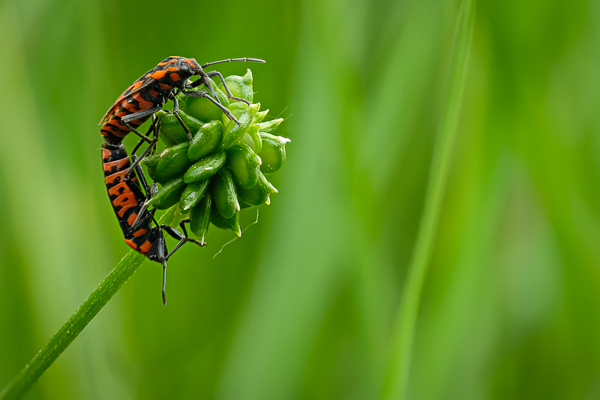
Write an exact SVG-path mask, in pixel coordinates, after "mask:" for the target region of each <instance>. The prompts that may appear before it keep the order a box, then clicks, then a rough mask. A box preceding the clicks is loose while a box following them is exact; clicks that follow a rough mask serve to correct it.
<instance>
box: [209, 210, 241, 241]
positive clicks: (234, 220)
mask: <svg viewBox="0 0 600 400" xmlns="http://www.w3.org/2000/svg"><path fill="white" fill-rule="evenodd" d="M210 222H211V223H212V224H213V225H214V226H216V227H217V228H220V229H228V230H232V231H234V232H235V234H236V235H238V236H242V228H241V227H240V213H239V212H236V213H235V214H233V216H232V217H231V218H223V216H222V215H221V214H220V213H219V211H218V210H217V209H216V207H215V206H213V208H212V210H211V213H210Z"/></svg>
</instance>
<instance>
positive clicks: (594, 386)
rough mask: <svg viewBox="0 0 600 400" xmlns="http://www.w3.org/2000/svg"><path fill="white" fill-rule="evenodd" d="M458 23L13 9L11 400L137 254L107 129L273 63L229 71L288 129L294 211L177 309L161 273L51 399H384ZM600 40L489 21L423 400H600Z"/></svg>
mask: <svg viewBox="0 0 600 400" xmlns="http://www.w3.org/2000/svg"><path fill="white" fill-rule="evenodd" d="M459 5H460V4H459V1H458V0H444V1H440V0H402V1H400V0H396V1H391V0H370V1H368V0H356V1H340V0H318V1H317V0H304V1H300V0H298V1H292V0H290V1H275V0H267V1H262V2H256V3H253V2H248V1H241V0H230V1H227V2H185V1H171V2H158V1H154V0H152V1H145V2H141V1H116V0H104V1H95V0H89V1H76V0H59V1H46V0H24V1H23V0H3V1H0V88H1V92H0V93H1V96H0V109H1V110H2V116H1V117H0V193H1V196H0V210H1V211H0V212H1V216H2V219H1V220H2V223H0V343H2V345H1V346H0V388H1V387H3V386H4V385H5V384H6V383H7V382H9V381H10V379H12V378H13V377H14V376H15V375H16V374H17V372H18V371H19V370H20V369H21V368H22V367H23V366H24V365H25V364H26V363H27V362H28V361H29V360H30V359H31V357H32V356H33V355H34V354H35V353H36V352H37V351H38V350H39V349H40V348H41V347H42V345H43V344H44V343H46V341H47V340H48V339H49V338H50V337H51V336H52V335H53V334H54V332H55V331H56V330H57V329H58V328H59V327H60V326H61V325H62V324H63V323H64V322H65V321H66V320H67V318H68V317H69V316H70V315H71V314H72V312H73V311H74V310H75V309H76V308H77V307H78V306H79V304H81V303H82V301H83V300H84V299H85V298H86V297H87V295H88V294H89V293H90V292H91V291H92V290H93V289H94V288H95V287H96V286H97V285H98V283H99V282H100V281H101V280H102V279H103V277H104V276H105V275H106V274H107V273H108V272H109V271H110V270H111V269H112V268H113V267H114V265H115V264H116V263H117V262H118V260H120V258H121V257H123V255H124V254H125V253H126V252H127V251H128V250H129V248H128V247H127V246H126V245H125V243H124V242H123V239H122V235H121V231H120V229H119V227H118V224H117V221H116V218H115V216H114V214H113V210H112V208H111V206H110V203H109V201H108V198H107V194H106V192H105V187H104V182H103V178H102V169H101V161H100V151H99V149H100V145H101V142H102V138H101V136H100V135H99V127H98V125H97V124H98V121H99V120H100V118H101V117H102V115H103V114H104V112H105V111H106V110H107V109H108V107H109V106H110V105H111V104H112V103H113V101H114V100H115V99H116V98H117V97H118V95H119V94H120V93H121V92H122V91H123V90H124V89H125V88H126V87H127V86H128V85H129V84H130V83H132V82H133V81H134V80H135V79H137V78H138V77H139V76H140V75H141V74H142V73H144V72H145V71H147V70H149V69H151V68H152V67H154V66H155V65H156V64H157V63H158V62H159V61H161V60H162V59H164V58H165V57H167V56H170V55H181V56H187V57H194V58H196V59H197V60H198V61H199V62H200V63H204V62H208V61H214V60H218V59H223V58H228V57H243V56H249V57H260V58H264V59H266V60H267V61H268V62H267V64H262V65H257V64H254V65H251V64H244V63H237V64H228V65H221V66H219V67H218V69H219V70H220V71H222V72H223V73H224V74H243V73H244V72H245V70H246V68H248V67H250V68H252V71H253V73H254V78H255V91H256V92H257V93H256V95H255V99H257V100H258V101H260V102H261V103H262V104H263V107H264V108H269V109H270V110H271V114H270V115H271V117H273V118H274V117H277V116H282V117H284V118H286V121H285V122H284V124H283V125H282V127H280V128H279V130H278V131H277V134H279V135H283V136H287V137H290V138H291V139H292V143H290V144H289V145H288V146H287V149H288V161H287V163H286V165H285V167H284V168H283V170H282V171H280V172H279V173H277V174H276V175H274V176H273V180H272V182H273V183H274V184H275V186H277V187H278V189H279V194H277V195H274V196H272V198H271V200H272V203H271V205H270V206H268V207H266V206H265V207H262V208H261V209H260V221H259V223H258V224H257V225H254V226H252V227H250V228H249V229H248V230H247V231H246V232H245V233H244V235H243V237H242V238H241V239H239V240H237V241H235V242H233V243H232V244H231V245H229V246H228V247H226V248H225V249H224V251H223V252H222V253H221V254H220V255H219V256H218V257H216V258H215V259H212V257H213V255H214V254H215V253H216V252H217V251H218V250H219V249H220V248H221V245H222V244H224V243H225V242H227V241H228V240H229V239H231V238H232V237H233V233H231V232H225V231H219V230H218V229H216V228H214V227H212V228H211V231H210V233H209V237H208V241H209V246H208V247H206V248H204V249H198V248H197V247H195V246H191V245H190V246H185V247H184V248H183V249H182V250H181V251H180V252H178V254H177V255H176V256H174V257H173V258H172V259H171V260H170V262H169V281H168V296H169V305H168V306H167V307H163V306H162V303H161V298H160V285H161V273H162V271H161V267H160V265H159V264H157V263H151V262H149V261H146V262H145V264H144V265H143V266H142V267H141V268H140V269H139V270H138V272H137V273H136V274H135V275H134V276H133V277H132V279H131V280H130V281H129V283H128V284H127V285H126V286H125V287H124V288H123V289H122V290H121V291H120V292H119V293H118V294H117V295H116V296H115V298H114V299H113V300H112V301H111V302H109V304H108V305H107V306H106V307H105V308H104V309H103V310H102V311H101V312H100V314H99V315H98V316H97V317H96V318H95V320H94V321H92V323H91V324H90V325H89V326H88V327H87V328H86V329H85V330H84V332H83V333H82V334H81V335H80V337H79V338H77V339H76V340H75V342H74V343H73V344H72V345H71V346H70V347H69V348H68V349H67V351H66V352H65V353H64V354H63V355H62V356H61V357H60V358H59V359H58V360H57V362H56V363H55V364H54V365H53V366H51V367H50V369H49V370H48V371H47V373H46V374H45V375H44V376H43V377H42V378H41V379H40V381H39V382H38V383H37V384H36V385H35V386H34V388H33V390H32V391H31V392H30V393H29V394H28V395H27V396H26V398H28V399H58V398H60V399H165V398H170V399H175V398H177V399H184V398H185V399H189V398H203V399H352V400H356V399H376V398H378V397H379V393H380V389H381V383H382V377H383V376H384V373H385V369H386V364H387V361H388V357H389V351H390V350H389V349H390V341H391V332H392V327H393V322H394V318H395V311H396V309H397V307H398V302H399V299H400V294H401V293H402V290H403V283H404V279H405V276H406V272H407V267H408V263H409V261H410V257H411V254H412V250H413V246H414V242H415V238H416V234H417V231H418V226H419V219H420V216H421V213H422V210H423V203H424V196H425V188H426V184H427V179H428V174H429V168H430V164H431V154H432V148H433V144H434V140H435V134H436V129H437V124H438V122H439V117H440V115H441V113H442V109H443V107H444V104H443V101H442V100H443V98H444V93H445V92H444V91H445V88H446V83H447V77H448V63H449V59H450V51H451V47H452V38H453V34H454V31H455V28H456V23H457V15H458V9H459ZM599 43H600V4H599V3H598V2H597V1H594V0H587V1H586V0H574V1H571V2H564V1H559V0H528V1H522V0H508V1H504V2H495V1H481V2H478V4H477V11H476V18H475V27H474V32H473V43H472V47H471V53H470V58H469V62H468V71H467V78H466V86H465V92H464V97H463V107H462V109H461V114H460V118H459V124H458V135H457V138H456V144H455V147H454V151H453V155H452V168H451V171H450V175H449V182H448V185H447V190H446V195H445V199H444V204H443V209H442V214H441V220H440V225H439V230H438V233H437V236H436V240H435V246H434V251H433V254H432V261H431V263H430V265H429V270H428V274H427V276H426V282H425V288H424V292H423V297H422V303H421V308H420V313H419V319H418V325H417V332H416V337H415V339H416V342H415V348H414V358H413V361H414V362H413V366H412V370H411V375H410V380H409V388H408V395H409V396H408V397H409V398H411V399H488V398H489V399H507V398H520V399H532V398H543V399H550V398H556V399H597V398H600V135H599V133H600V118H599V115H600V113H599V106H600V73H599V71H600V51H599V49H600V47H599V45H598V44H599ZM133 142H134V140H133V139H131V140H130V141H128V142H127V143H126V144H128V145H131V144H132V143H133ZM129 148H131V147H129ZM254 218H255V215H254V214H253V213H252V212H249V215H246V216H245V217H244V218H243V219H244V225H247V224H249V223H250V222H252V221H253V219H254ZM170 245H171V246H172V245H173V244H172V243H171V244H170Z"/></svg>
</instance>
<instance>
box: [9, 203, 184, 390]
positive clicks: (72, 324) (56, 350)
mask: <svg viewBox="0 0 600 400" xmlns="http://www.w3.org/2000/svg"><path fill="white" fill-rule="evenodd" d="M175 208H176V207H172V208H171V209H170V210H168V211H167V212H165V213H164V214H163V215H162V217H161V218H160V220H159V224H163V223H164V224H169V225H170V224H171V223H172V221H173V216H174V210H175ZM145 259H146V257H144V256H143V255H141V254H140V253H137V252H135V251H133V250H131V251H130V252H129V253H127V255H125V257H123V259H122V260H121V261H120V262H119V263H118V264H117V266H116V267H115V268H114V269H113V270H112V271H111V272H110V273H109V274H108V275H107V276H106V278H104V280H103V281H102V283H101V284H100V285H99V286H98V287H97V288H96V290H94V291H93V292H92V294H90V296H89V297H88V298H87V300H85V301H84V302H83V304H82V305H81V306H80V307H79V309H77V311H75V313H74V314H73V315H71V317H70V318H69V319H68V320H67V322H65V324H64V325H63V326H62V327H61V328H60V329H59V330H58V332H56V334H54V336H53V337H52V339H50V341H49V342H48V343H47V344H46V345H45V346H44V347H42V349H41V350H40V351H39V352H38V353H37V354H36V355H35V357H33V359H32V360H31V361H30V362H29V363H28V364H27V365H25V368H23V369H22V370H21V372H19V374H18V375H17V376H16V377H15V378H14V379H13V380H12V381H11V382H10V383H9V384H8V385H7V386H6V387H5V388H4V390H3V391H2V393H0V400H9V399H10V400H12V399H19V398H21V397H22V396H23V395H24V394H25V393H26V392H27V391H28V390H29V389H30V388H31V386H32V385H33V384H34V383H35V382H36V381H37V380H38V378H39V377H40V376H42V374H43V373H44V372H45V371H46V370H47V369H48V367H50V365H52V363H53V362H54V361H55V360H56V359H57V358H58V356H60V355H61V354H62V352H63V351H65V349H66V348H67V347H69V345H70V344H71V342H72V341H73V340H74V339H75V338H76V337H77V336H78V335H79V334H80V333H81V331H82V330H83V329H84V328H85V327H86V326H87V324H89V323H90V321H91V320H92V319H94V317H95V316H96V314H98V312H99V311H100V310H101V309H102V307H104V306H105V305H106V303H108V301H109V300H110V299H111V298H112V297H113V296H114V295H115V293H117V292H118V291H119V289H120V288H121V287H122V286H123V285H124V284H125V282H127V280H128V279H129V278H130V277H131V275H133V273H134V272H135V271H136V270H137V269H138V267H139V266H140V265H141V264H142V262H144V260H145Z"/></svg>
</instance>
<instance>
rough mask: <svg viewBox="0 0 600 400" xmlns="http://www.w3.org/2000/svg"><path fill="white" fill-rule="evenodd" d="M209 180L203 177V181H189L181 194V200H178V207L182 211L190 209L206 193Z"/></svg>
mask: <svg viewBox="0 0 600 400" xmlns="http://www.w3.org/2000/svg"><path fill="white" fill-rule="evenodd" d="M209 181H210V180H209V179H205V180H203V181H198V182H194V183H190V184H189V185H187V186H186V188H185V189H184V190H183V193H182V194H181V200H180V201H179V209H180V210H181V212H182V213H186V212H188V211H190V209H191V208H192V207H194V206H195V205H196V204H198V203H199V202H200V200H202V198H203V197H204V195H205V194H206V189H207V188H208V184H209Z"/></svg>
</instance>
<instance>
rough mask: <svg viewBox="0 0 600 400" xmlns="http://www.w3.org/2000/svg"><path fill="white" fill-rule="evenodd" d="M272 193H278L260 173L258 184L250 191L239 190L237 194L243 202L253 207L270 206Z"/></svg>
mask: <svg viewBox="0 0 600 400" xmlns="http://www.w3.org/2000/svg"><path fill="white" fill-rule="evenodd" d="M271 193H277V189H276V188H275V187H274V186H273V185H271V183H270V182H269V181H268V180H267V178H265V176H264V175H263V174H262V173H261V172H260V171H258V182H257V183H256V185H254V187H253V188H252V189H250V190H246V189H241V188H240V189H238V190H237V194H238V197H239V199H240V200H241V201H243V202H244V203H246V204H249V205H251V206H260V205H262V204H269V203H270V200H269V196H270V195H271Z"/></svg>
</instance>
